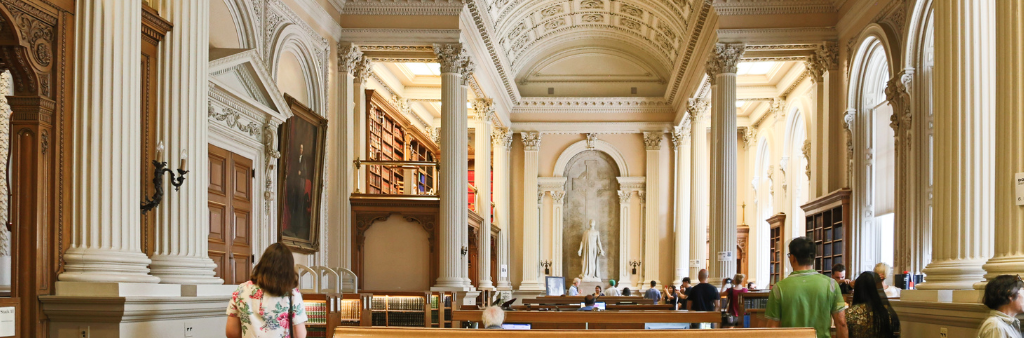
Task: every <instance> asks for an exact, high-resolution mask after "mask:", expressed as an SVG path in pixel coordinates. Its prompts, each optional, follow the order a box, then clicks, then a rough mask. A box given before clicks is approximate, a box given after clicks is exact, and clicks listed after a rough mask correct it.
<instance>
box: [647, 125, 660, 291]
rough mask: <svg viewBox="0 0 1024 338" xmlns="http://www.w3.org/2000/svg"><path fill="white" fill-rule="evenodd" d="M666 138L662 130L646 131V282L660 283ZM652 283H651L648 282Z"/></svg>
mask: <svg viewBox="0 0 1024 338" xmlns="http://www.w3.org/2000/svg"><path fill="white" fill-rule="evenodd" d="M664 139H665V134H664V133H662V132H644V147H645V148H646V149H647V203H648V205H649V206H648V207H647V208H646V210H644V211H645V215H644V218H645V219H646V221H645V222H644V234H643V236H644V238H645V239H644V242H645V245H644V276H645V280H644V282H645V283H650V281H652V280H653V281H656V282H658V283H659V284H660V281H659V279H660V276H661V275H660V271H659V270H660V269H659V268H660V264H659V258H660V253H661V250H660V245H659V243H660V241H661V217H660V216H661V215H660V214H661V184H662V183H661V179H662V177H661V176H662V175H661V144H662V143H663V140H664ZM648 285H650V284H648Z"/></svg>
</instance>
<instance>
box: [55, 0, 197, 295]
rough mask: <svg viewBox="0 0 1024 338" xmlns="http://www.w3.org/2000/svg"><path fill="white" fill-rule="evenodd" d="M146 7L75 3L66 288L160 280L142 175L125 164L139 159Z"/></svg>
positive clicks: (100, 0) (115, 1)
mask: <svg viewBox="0 0 1024 338" xmlns="http://www.w3.org/2000/svg"><path fill="white" fill-rule="evenodd" d="M141 5H142V3H141V2H139V1H119V0H96V1H78V2H76V3H75V8H76V14H75V34H76V35H77V38H76V40H77V43H76V45H77V47H76V48H77V53H76V54H77V57H76V59H75V68H74V69H75V71H76V74H75V81H76V82H75V86H74V96H73V97H74V98H75V102H74V113H73V115H72V116H73V117H72V119H73V122H72V128H73V129H74V132H73V135H75V137H73V138H72V140H71V142H72V146H73V148H72V149H73V150H72V151H73V152H74V153H73V156H71V166H72V168H71V172H72V173H73V177H72V178H71V181H72V183H71V186H72V187H73V189H72V191H73V192H72V197H71V214H72V218H71V236H70V237H71V247H70V248H69V249H68V250H67V251H66V253H65V254H64V259H65V261H66V265H65V267H64V273H62V274H61V275H60V276H59V279H60V280H61V281H76V282H138V283H155V282H158V281H159V278H157V277H153V276H150V275H149V268H148V267H147V266H148V265H149V264H150V260H149V257H146V255H145V254H144V253H142V251H141V249H140V237H139V233H140V224H141V223H140V221H141V219H140V217H141V213H140V209H139V205H140V204H141V202H142V199H141V196H140V195H141V191H142V189H141V186H140V178H141V172H140V171H139V168H138V167H136V166H133V165H125V164H126V163H129V164H130V163H139V162H140V158H141V136H140V130H141V127H140V123H141V121H140V117H139V109H140V99H141V95H140V92H139V86H138V85H137V83H138V79H139V75H140V73H139V72H140V64H141V55H142V47H141V43H142V36H141V35H140V34H139V27H142V8H141V7H140V6H141ZM204 96H205V93H204ZM204 108H205V107H204ZM204 111H205V109H204ZM200 160H202V159H200ZM197 174H198V175H192V177H191V178H193V179H194V178H195V176H202V173H201V172H199V173H197ZM200 180H201V179H200Z"/></svg>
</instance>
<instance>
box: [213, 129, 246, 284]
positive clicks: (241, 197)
mask: <svg viewBox="0 0 1024 338" xmlns="http://www.w3.org/2000/svg"><path fill="white" fill-rule="evenodd" d="M209 159H210V162H209V163H210V164H209V165H210V185H209V188H208V194H209V210H210V235H209V256H210V259H212V260H213V262H214V263H215V264H217V268H216V270H215V272H216V275H217V277H220V278H221V279H223V280H224V283H225V284H228V285H231V284H239V283H242V282H244V281H245V280H248V279H249V272H250V271H251V270H252V236H251V234H252V174H251V173H252V160H250V159H247V158H245V157H242V156H240V155H238V154H234V153H231V152H229V151H227V150H224V149H221V148H218V147H215V146H213V145H211V146H210V156H209Z"/></svg>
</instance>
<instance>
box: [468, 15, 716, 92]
mask: <svg viewBox="0 0 1024 338" xmlns="http://www.w3.org/2000/svg"><path fill="white" fill-rule="evenodd" d="M702 5H703V4H702V0H493V1H490V3H489V7H488V14H489V15H490V17H491V21H492V22H493V23H494V27H493V28H494V29H493V31H494V32H495V35H496V39H497V40H498V43H499V44H500V45H501V47H502V50H503V52H504V54H505V56H506V59H507V60H509V62H510V66H511V68H512V72H513V73H514V76H515V81H516V83H517V87H518V89H519V91H520V94H521V95H522V96H572V97H614V96H663V95H664V94H665V90H666V88H667V87H668V82H669V81H670V79H671V78H672V75H673V71H674V70H675V68H676V67H677V65H678V61H679V59H680V57H681V55H682V54H684V51H685V49H686V46H687V44H688V43H689V39H690V37H689V36H687V33H688V30H689V29H690V28H691V27H690V25H691V24H692V23H691V22H692V21H695V20H694V18H695V15H694V14H695V12H696V11H699V9H700V8H701V6H702ZM549 88H550V89H549ZM551 91H553V92H551Z"/></svg>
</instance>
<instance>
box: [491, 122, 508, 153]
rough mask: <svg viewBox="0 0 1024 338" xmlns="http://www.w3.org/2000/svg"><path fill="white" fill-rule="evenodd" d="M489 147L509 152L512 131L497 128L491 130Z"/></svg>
mask: <svg viewBox="0 0 1024 338" xmlns="http://www.w3.org/2000/svg"><path fill="white" fill-rule="evenodd" d="M491 145H492V146H493V147H495V148H497V149H504V150H509V149H511V147H512V130H511V129H509V128H505V127H497V128H494V129H492V130H491Z"/></svg>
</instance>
